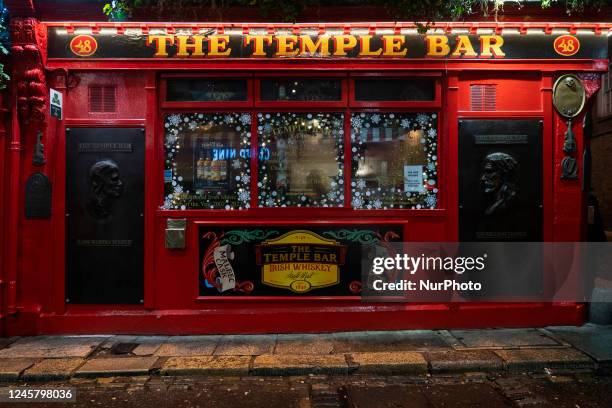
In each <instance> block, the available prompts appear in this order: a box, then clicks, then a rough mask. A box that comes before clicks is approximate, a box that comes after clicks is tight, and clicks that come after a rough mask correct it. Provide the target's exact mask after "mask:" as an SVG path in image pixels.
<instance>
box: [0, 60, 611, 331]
mask: <svg viewBox="0 0 612 408" xmlns="http://www.w3.org/2000/svg"><path fill="white" fill-rule="evenodd" d="M56 64H57V63H56ZM97 64H98V63H88V62H84V63H83V64H82V65H80V66H79V64H76V65H75V64H72V65H71V66H70V68H71V69H70V71H69V72H68V73H67V75H66V74H65V73H64V72H63V71H57V72H54V73H51V72H48V81H49V85H50V86H52V87H54V88H56V89H58V90H60V91H61V92H63V94H64V99H65V119H64V120H63V121H58V120H56V119H54V118H48V122H47V126H46V133H45V144H46V154H47V164H46V165H45V166H44V167H42V168H34V167H33V166H32V163H31V158H32V153H33V148H34V143H35V137H34V136H35V134H34V133H33V132H32V131H30V130H28V129H27V128H24V131H23V134H22V142H23V151H22V152H21V159H22V160H21V162H20V166H19V172H18V174H10V177H17V178H18V180H19V186H20V187H19V190H18V191H16V193H17V194H18V195H19V197H20V198H19V200H20V201H19V205H18V207H17V208H18V209H19V211H18V213H15V214H13V213H11V212H10V211H8V210H6V209H7V208H9V206H2V212H0V215H1V214H4V215H5V217H4V218H3V220H4V221H3V222H6V221H7V220H8V219H9V217H11V216H16V217H17V219H18V234H17V235H16V236H15V237H13V238H14V239H15V240H16V242H17V245H18V254H17V259H16V260H15V261H16V268H17V269H16V277H17V278H16V282H17V290H16V296H17V297H16V305H15V306H16V308H17V312H16V313H13V314H12V315H11V316H9V317H8V318H6V319H2V320H3V321H4V322H5V325H6V332H5V334H9V335H14V334H36V333H67V332H69V333H86V332H89V333H91V332H96V333H101V332H115V333H174V334H178V333H204V332H287V331H308V332H313V331H331V330H363V329H398V328H440V327H482V326H541V325H547V324H578V323H580V322H581V321H582V317H583V312H584V307H583V305H576V304H557V305H551V304H505V305H500V304H498V305H494V304H482V305H478V304H463V305H452V306H451V305H446V304H433V305H413V304H381V305H376V304H361V303H360V301H359V299H358V298H355V299H322V298H319V299H304V298H301V299H296V298H291V299H286V298H276V299H248V298H246V299H238V300H228V299H227V298H224V299H212V300H209V299H197V271H198V267H197V263H198V261H197V259H198V254H197V250H198V247H197V236H196V226H197V223H199V222H215V223H220V224H227V223H263V224H266V225H269V224H272V223H288V224H292V223H299V222H305V221H306V222H313V221H326V222H330V223H333V222H363V223H372V222H395V223H401V224H403V225H404V226H405V227H404V233H405V237H406V239H407V240H409V241H453V240H456V239H457V216H458V215H457V205H458V191H457V189H458V178H457V177H458V176H457V166H458V157H457V154H458V153H457V152H458V141H457V139H458V134H457V123H458V120H460V119H462V118H483V119H486V118H500V117H501V118H541V119H542V120H543V121H544V130H543V138H544V140H543V147H544V148H543V158H542V166H543V172H544V190H543V192H544V228H545V229H544V239H545V240H546V241H575V240H580V239H581V230H582V225H583V209H584V204H583V194H582V192H581V190H580V181H579V180H575V181H562V180H560V162H561V159H562V157H563V155H564V154H563V152H562V143H563V133H564V132H565V127H564V126H565V125H564V123H565V122H564V121H563V120H561V119H560V118H559V116H558V115H557V114H556V113H555V112H554V110H553V108H552V103H551V89H552V84H553V81H554V79H555V78H556V76H557V75H558V73H559V72H567V71H589V70H594V69H602V68H601V65H598V64H595V63H590V62H578V63H565V65H563V66H561V65H559V64H556V63H546V64H538V63H534V62H531V63H526V62H513V63H511V64H510V63H505V64H504V65H503V66H500V65H496V64H497V63H496V62H495V61H491V62H478V63H470V62H461V61H458V62H454V63H453V64H450V65H446V66H444V63H443V62H436V63H430V64H429V65H428V66H427V71H428V72H432V71H433V72H435V73H439V74H440V75H441V90H442V98H441V121H440V132H439V135H440V136H439V137H440V139H439V149H440V152H439V156H440V163H441V165H440V166H441V167H440V170H439V174H440V181H439V184H440V188H441V197H440V198H441V200H440V203H441V208H440V209H439V210H424V211H419V210H408V211H405V212H397V211H396V212H393V213H391V212H388V213H382V212H381V213H379V214H376V215H372V216H370V215H369V214H368V215H365V213H363V212H359V213H356V212H353V211H349V210H339V211H333V212H332V211H331V210H330V211H324V209H320V210H312V211H310V210H304V209H302V210H293V211H288V212H281V213H279V212H274V211H266V210H263V209H262V210H253V211H250V212H232V213H231V214H229V213H226V212H223V211H214V212H207V211H186V212H185V211H183V212H181V211H167V212H165V211H161V210H158V205H159V204H161V197H162V187H163V178H162V171H161V170H162V167H163V164H162V159H161V158H162V157H163V152H162V137H163V133H162V132H161V130H160V123H161V117H160V108H159V100H158V95H159V91H160V90H159V87H158V86H159V83H160V82H159V79H160V73H161V72H176V71H177V70H184V69H185V68H188V67H189V66H187V65H185V64H184V63H181V62H171V63H168V64H167V69H159V66H156V68H157V69H155V70H154V69H152V66H151V67H147V66H146V64H144V65H141V67H140V68H139V69H135V68H134V69H128V67H129V65H128V64H125V63H123V62H122V61H110V62H109V61H105V62H100V63H99V65H97ZM217 64H218V66H219V67H222V66H223V64H222V63H217ZM277 64H280V66H281V67H284V70H285V71H291V70H294V69H298V68H302V69H303V68H305V67H306V68H307V67H309V64H308V63H307V62H306V63H302V64H300V65H297V66H296V64H291V63H277ZM283 64H285V65H283ZM359 64H361V63H360V62H350V63H346V62H342V63H331V64H330V65H326V64H325V63H320V62H315V63H313V66H314V65H316V66H317V67H318V68H325V67H332V66H333V67H334V69H336V70H341V71H343V72H348V71H351V70H352V69H353V68H355V67H358V66H360V65H359ZM266 66H268V65H267V64H266V62H246V63H244V65H242V66H241V67H242V69H243V71H245V72H251V71H252V70H265V69H266ZM368 67H370V65H368ZM56 68H57V67H56ZM234 68H235V67H234ZM389 68H393V69H395V70H397V65H395V64H389V65H385V64H384V63H378V64H377V65H376V68H375V70H376V72H379V73H380V72H384V71H385V70H386V69H389ZM407 68H409V69H412V70H417V71H418V70H419V68H420V66H418V65H413V66H410V67H407ZM191 72H193V71H191ZM211 72H212V73H214V74H215V75H220V76H222V75H223V74H224V73H225V72H226V71H224V70H222V69H217V70H213V71H211ZM473 84H496V85H497V92H498V105H497V111H495V112H474V111H472V110H471V106H470V99H469V94H470V86H471V85H473ZM90 85H116V86H117V92H118V93H117V101H118V104H119V105H118V109H117V112H116V113H110V114H109V113H91V112H89V109H88V87H89V86H90ZM594 86H595V85H592V86H591V87H594ZM76 126H108V127H111V126H112V127H115V126H143V127H145V129H146V164H145V166H146V187H145V198H146V212H145V213H146V215H145V225H146V226H145V236H146V237H147V242H146V244H145V258H146V260H145V304H144V306H95V305H92V306H79V305H69V306H66V304H65V303H64V263H65V260H64V195H65V129H66V128H68V127H76ZM574 133H575V135H576V137H577V140H578V149H579V151H580V149H581V146H582V129H581V120H580V118H578V119H576V120H575V121H574ZM1 138H2V136H0V148H2V151H1V152H0V158H2V157H3V156H2V155H5V156H6V155H8V153H7V152H8V150H7V147H8V146H7V143H6V141H5V140H4V139H1ZM577 158H578V161H579V167H580V168H582V163H581V157H579V156H578V157H577ZM41 170H42V171H43V172H45V174H47V175H48V176H49V178H50V180H51V182H52V184H53V216H52V219H51V220H26V219H25V218H24V215H23V199H22V197H23V196H24V186H25V181H26V179H27V177H28V176H29V175H30V174H31V173H32V172H34V171H41ZM0 176H3V177H2V180H3V181H2V182H0V193H2V192H3V189H4V190H6V189H7V185H8V183H7V180H8V179H9V175H8V174H6V173H4V174H3V173H2V167H0ZM2 197H4V194H2ZM276 214H281V215H279V216H276ZM168 217H187V218H188V241H187V248H186V249H185V250H184V251H170V250H167V249H165V247H164V229H165V227H166V219H167V218H168ZM3 225H4V224H3ZM3 231H4V229H3ZM2 247H3V248H5V247H6V244H5V245H2ZM0 279H2V275H0ZM4 286H6V285H4ZM0 301H1V299H0Z"/></svg>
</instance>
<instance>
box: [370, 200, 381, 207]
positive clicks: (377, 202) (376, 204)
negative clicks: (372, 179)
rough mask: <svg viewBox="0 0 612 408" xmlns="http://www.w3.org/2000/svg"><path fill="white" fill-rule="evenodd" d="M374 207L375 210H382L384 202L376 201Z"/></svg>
mask: <svg viewBox="0 0 612 408" xmlns="http://www.w3.org/2000/svg"><path fill="white" fill-rule="evenodd" d="M372 205H373V206H374V208H382V201H380V200H378V199H376V200H374V202H373V203H372Z"/></svg>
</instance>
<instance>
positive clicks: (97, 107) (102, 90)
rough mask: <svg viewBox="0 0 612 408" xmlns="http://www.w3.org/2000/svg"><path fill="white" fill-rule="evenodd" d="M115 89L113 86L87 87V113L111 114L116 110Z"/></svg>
mask: <svg viewBox="0 0 612 408" xmlns="http://www.w3.org/2000/svg"><path fill="white" fill-rule="evenodd" d="M116 89H117V87H116V86H114V85H90V86H89V112H92V113H113V112H115V111H116V110H117V99H116Z"/></svg>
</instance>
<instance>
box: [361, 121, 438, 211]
mask: <svg viewBox="0 0 612 408" xmlns="http://www.w3.org/2000/svg"><path fill="white" fill-rule="evenodd" d="M437 142H438V134H437V114H436V113H363V112H362V113H354V114H352V115H351V145H352V146H351V152H352V178H351V205H352V207H353V208H356V209H397V208H400V209H402V208H413V209H421V208H436V204H437V193H438V185H437V182H438V176H437V167H438V166H437V164H438V157H437Z"/></svg>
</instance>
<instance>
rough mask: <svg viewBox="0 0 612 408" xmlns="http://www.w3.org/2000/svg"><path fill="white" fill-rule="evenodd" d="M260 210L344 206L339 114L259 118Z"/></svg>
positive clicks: (295, 114) (266, 116)
mask: <svg viewBox="0 0 612 408" xmlns="http://www.w3.org/2000/svg"><path fill="white" fill-rule="evenodd" d="M257 117H258V120H259V124H258V129H259V134H260V136H259V147H260V149H259V151H260V153H259V180H258V181H259V183H258V184H257V185H258V187H259V197H258V198H259V205H260V206H262V207H287V206H297V207H342V206H343V205H344V188H343V185H344V180H343V172H344V164H343V160H344V159H343V157H344V154H343V152H344V146H343V145H344V141H343V133H344V131H343V126H342V124H343V118H344V115H342V114H340V113H258V114H257Z"/></svg>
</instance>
